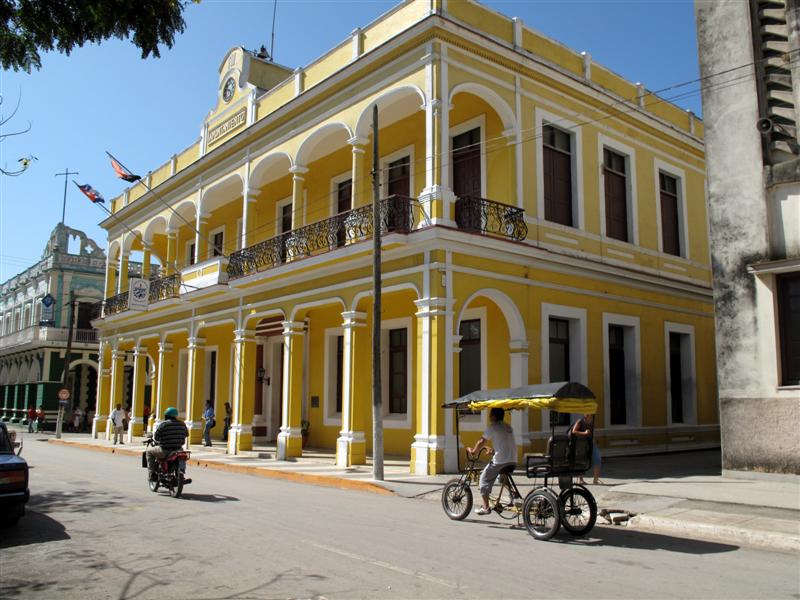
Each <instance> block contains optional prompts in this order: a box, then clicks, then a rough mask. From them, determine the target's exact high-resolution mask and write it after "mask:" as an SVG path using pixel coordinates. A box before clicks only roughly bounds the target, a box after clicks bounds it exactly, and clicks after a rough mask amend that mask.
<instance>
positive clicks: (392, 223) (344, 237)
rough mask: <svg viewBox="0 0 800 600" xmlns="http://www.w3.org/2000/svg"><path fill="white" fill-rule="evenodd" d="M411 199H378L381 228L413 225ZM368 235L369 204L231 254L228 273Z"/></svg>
mask: <svg viewBox="0 0 800 600" xmlns="http://www.w3.org/2000/svg"><path fill="white" fill-rule="evenodd" d="M414 202H415V201H414V200H412V199H411V198H407V197H405V196H391V197H389V198H386V199H384V200H381V231H382V232H383V233H409V232H410V231H411V230H412V229H413V228H414V222H415V218H414V210H413V204H414ZM370 237H372V205H367V206H360V207H358V208H354V209H353V210H349V211H346V212H343V213H340V214H338V215H336V216H335V217H331V218H330V219H325V220H323V221H317V222H316V223H312V224H310V225H306V226H305V227H300V228H299V229H293V230H292V231H288V232H286V233H283V234H281V235H278V236H275V237H273V238H270V239H268V240H264V241H263V242H259V243H258V244H255V245H253V246H249V247H247V248H242V249H241V250H238V251H236V252H234V253H233V254H231V257H230V262H229V264H228V276H229V277H230V279H237V278H239V277H245V276H247V275H252V274H254V273H258V272H260V271H265V270H267V269H272V268H274V267H277V266H278V265H281V264H284V263H287V262H294V261H295V260H299V259H303V258H307V257H309V256H316V255H318V254H324V253H326V252H331V251H332V250H336V249H337V248H341V247H343V246H349V245H350V244H354V243H356V242H360V241H363V240H366V239H368V238H370Z"/></svg>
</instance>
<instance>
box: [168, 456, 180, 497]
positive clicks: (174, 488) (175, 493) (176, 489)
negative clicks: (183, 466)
mask: <svg viewBox="0 0 800 600" xmlns="http://www.w3.org/2000/svg"><path fill="white" fill-rule="evenodd" d="M173 469H174V473H173V474H172V478H171V479H172V481H174V482H175V483H174V484H173V485H171V486H170V488H169V495H170V496H172V497H173V498H180V497H181V494H182V493H183V473H181V472H180V470H179V469H178V465H177V464H176V465H175V466H174V467H173Z"/></svg>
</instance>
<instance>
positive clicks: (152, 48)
mask: <svg viewBox="0 0 800 600" xmlns="http://www.w3.org/2000/svg"><path fill="white" fill-rule="evenodd" d="M194 1H196V2H197V1H199V0H194ZM185 6H186V3H185V2H183V1H181V0H62V1H60V2H54V1H52V0H0V63H2V67H3V69H14V70H15V71H19V70H23V71H26V72H28V73H30V71H31V69H34V68H35V69H39V68H41V66H42V63H41V58H40V56H39V52H40V51H52V50H57V51H59V52H64V53H65V54H69V53H70V52H71V51H72V50H73V49H75V47H76V46H77V47H81V46H83V45H84V44H85V43H87V42H88V43H93V42H94V43H98V42H102V41H104V40H107V39H109V38H112V37H115V38H118V39H124V38H127V37H130V38H131V41H132V42H133V43H134V45H136V47H137V48H140V49H141V51H142V58H147V57H148V56H150V55H151V54H152V55H153V56H155V57H160V56H161V54H160V53H159V50H158V45H159V44H165V45H166V46H167V47H168V48H172V45H173V44H174V43H175V35H176V34H178V33H183V30H184V29H185V27H186V23H185V22H184V20H183V10H184V8H185Z"/></svg>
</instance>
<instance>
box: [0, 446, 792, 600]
mask: <svg viewBox="0 0 800 600" xmlns="http://www.w3.org/2000/svg"><path fill="white" fill-rule="evenodd" d="M23 456H24V457H26V458H27V460H28V462H29V464H30V465H31V467H32V469H31V484H30V487H31V502H30V504H29V508H28V514H27V515H26V516H25V517H24V518H23V519H22V520H21V521H20V524H19V525H18V526H17V527H16V528H12V529H2V530H0V597H2V598H87V599H91V598H116V599H120V600H122V599H133V598H137V599H139V598H142V599H146V598H158V599H165V598H190V599H221V598H239V599H250V598H253V599H262V598H263V599H266V598H444V597H447V598H453V597H458V598H538V597H542V598H544V597H546V598H553V597H558V598H561V597H564V598H578V597H579V598H610V597H614V598H678V597H680V598H755V597H758V598H798V597H800V581H799V580H798V573H799V572H800V571H798V557H796V556H792V555H789V554H781V553H770V552H765V551H757V550H752V549H746V548H738V547H736V546H732V545H726V544H720V543H711V542H702V541H691V540H683V539H678V538H673V537H668V536H663V535H655V534H649V533H643V532H637V531H629V530H625V529H623V528H612V527H606V526H598V527H595V529H594V531H593V532H592V535H591V537H589V538H586V539H571V538H569V537H568V536H567V535H565V534H564V533H563V531H562V532H561V533H559V535H558V537H557V538H556V539H555V540H554V541H552V542H537V541H534V540H533V538H531V537H530V536H529V535H528V534H527V532H526V531H525V529H524V527H520V528H517V527H512V526H510V525H509V524H510V523H514V522H515V521H503V520H501V519H500V518H499V517H497V516H492V517H488V518H482V517H477V516H476V517H472V516H470V517H468V519H467V520H466V521H464V522H453V521H449V520H448V519H447V518H446V517H445V516H444V514H443V512H442V510H441V507H440V505H439V504H438V503H437V502H432V501H424V500H419V499H404V498H398V497H393V496H383V495H377V494H370V493H364V492H353V491H344V490H337V489H331V488H322V487H315V486H310V485H300V484H294V483H288V482H283V481H278V480H274V479H266V478H261V477H254V476H250V475H241V474H235V473H227V472H220V471H212V470H207V469H203V468H197V467H195V468H192V467H190V472H189V476H190V477H192V478H193V479H194V483H192V484H191V485H190V486H188V487H187V488H186V489H185V492H184V496H183V497H182V498H180V499H174V498H170V497H169V496H168V495H167V494H166V492H159V493H156V494H154V493H152V492H150V491H149V489H148V487H147V483H146V476H145V470H144V469H142V468H141V466H140V463H139V460H137V459H136V458H135V457H130V456H121V455H111V454H106V453H99V452H92V451H87V450H81V449H74V448H69V447H64V446H55V445H52V444H47V443H46V442H45V441H44V440H43V439H42V441H38V440H37V439H36V437H34V436H29V437H28V438H27V440H26V444H25V446H24V449H23Z"/></svg>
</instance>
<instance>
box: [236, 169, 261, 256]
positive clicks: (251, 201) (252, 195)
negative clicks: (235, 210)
mask: <svg viewBox="0 0 800 600" xmlns="http://www.w3.org/2000/svg"><path fill="white" fill-rule="evenodd" d="M256 193H258V189H255V188H252V189H251V188H250V184H248V183H246V182H245V185H244V191H243V192H242V239H240V240H236V241H237V244H236V247H238V248H247V246H248V245H249V244H250V240H249V236H248V229H249V228H250V208H251V207H255V203H256Z"/></svg>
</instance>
